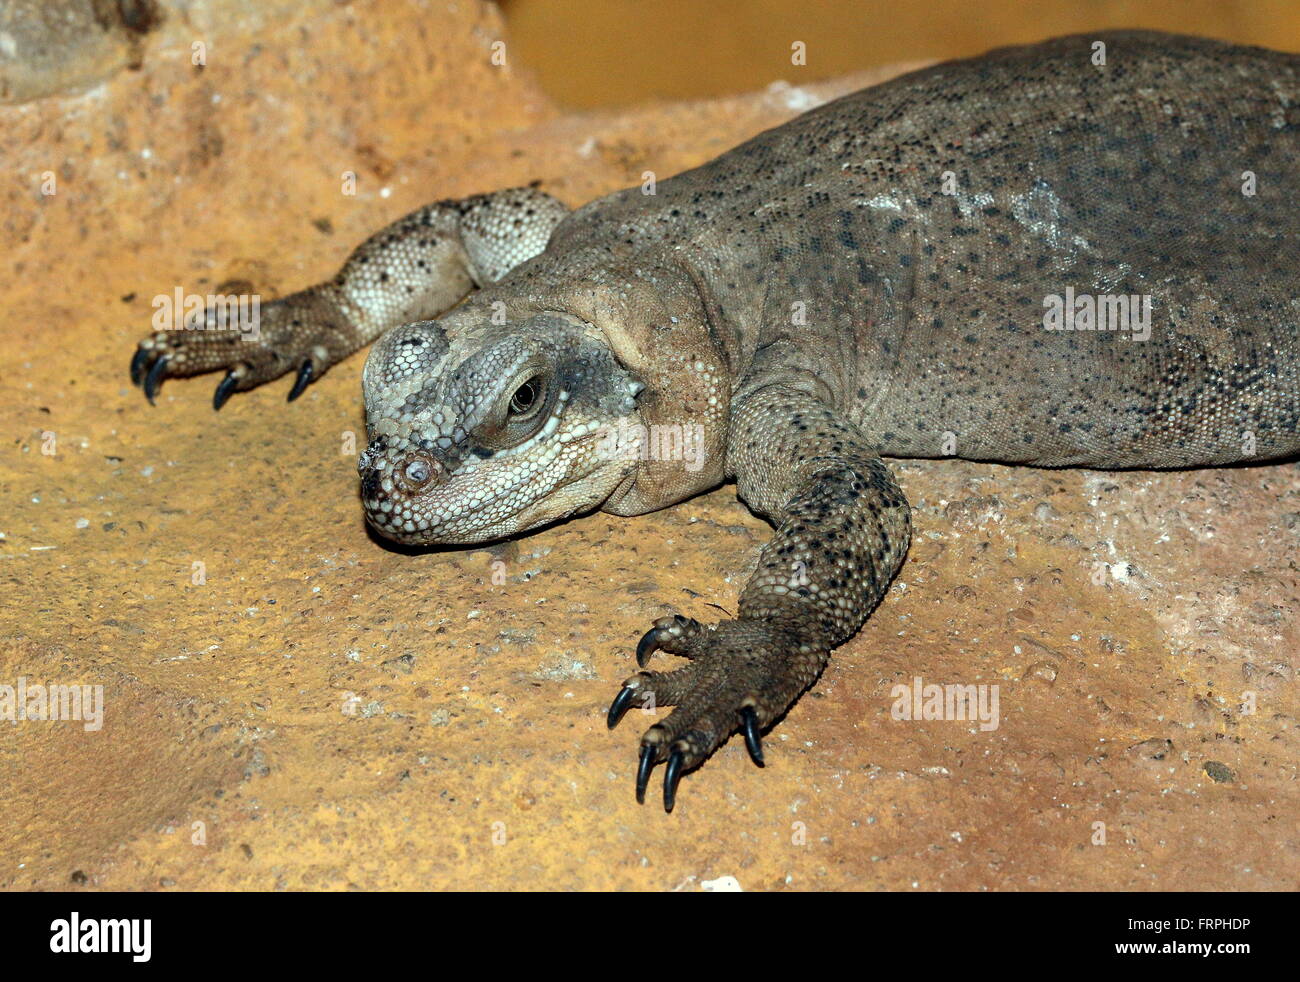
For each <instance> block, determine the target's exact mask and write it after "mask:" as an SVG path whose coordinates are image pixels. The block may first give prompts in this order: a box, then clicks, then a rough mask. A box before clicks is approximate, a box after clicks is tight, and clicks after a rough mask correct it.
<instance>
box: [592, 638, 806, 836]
mask: <svg viewBox="0 0 1300 982" xmlns="http://www.w3.org/2000/svg"><path fill="white" fill-rule="evenodd" d="M637 648H638V658H637V660H638V663H642V662H643V658H644V657H648V656H649V653H651V652H653V651H655V650H658V649H660V648H662V649H663V650H665V651H669V652H670V653H672V654H677V655H681V656H682V657H684V658H688V659H690V663H689V664H688V665H686V666H685V667H683V668H680V669H677V670H676V671H670V672H650V671H641V672H638V673H637V674H636V675H634V676H632V677H631V678H629V679H628V680H627V681H625V682H624V683H623V687H622V688H621V689H620V690H619V692H618V695H616V696H615V697H614V701H613V702H612V703H611V704H610V707H609V712H608V714H607V717H606V722H607V723H608V724H609V726H610V728H611V729H613V728H614V727H615V726H617V725H618V723H619V721H620V720H621V719H622V718H623V716H624V715H625V714H626V713H627V711H628V709H629V708H630V707H631V705H632V703H633V701H634V700H640V699H645V700H646V705H647V706H652V705H656V704H657V705H662V706H674V707H676V708H675V709H674V710H673V712H672V713H670V714H669V715H668V716H667V717H665V718H661V719H660V720H659V721H658V722H656V723H655V724H654V725H652V726H651V727H650V728H649V729H648V730H647V731H646V732H645V735H644V736H643V737H642V738H641V753H640V760H639V761H638V764H637V772H636V800H637V801H638V802H641V803H644V801H645V791H646V787H647V786H648V785H649V782H650V772H651V771H652V770H653V769H654V767H655V765H656V764H659V763H664V764H666V767H665V769H664V809H665V810H666V811H672V810H673V807H674V805H675V804H676V801H677V788H678V784H679V783H680V782H681V779H682V776H683V775H684V774H686V773H687V772H689V771H692V770H694V769H695V768H697V767H699V766H700V765H701V764H703V763H704V761H705V760H707V759H708V758H709V756H710V755H711V754H712V753H713V752H714V751H715V750H716V749H717V748H718V747H720V746H722V744H724V743H726V741H727V740H728V739H729V738H730V737H731V735H732V734H733V733H736V732H738V731H739V732H740V733H742V734H743V735H744V740H745V748H746V750H748V752H749V756H750V758H751V759H752V760H753V761H754V763H755V764H757V765H758V766H759V767H762V766H764V764H765V760H764V757H763V742H762V737H761V733H762V730H763V728H764V727H767V726H770V725H771V724H772V722H773V721H774V720H776V719H777V718H778V717H780V716H781V714H782V713H784V712H785V710H786V709H787V708H789V706H790V705H791V704H792V703H793V702H794V701H795V700H796V699H797V698H798V697H799V695H800V693H802V692H803V690H804V689H805V688H807V687H808V685H810V684H811V683H812V681H813V680H814V679H815V678H816V677H817V673H818V672H819V671H820V669H821V666H822V665H824V664H825V662H826V657H827V655H828V654H829V652H828V651H826V650H823V649H821V647H820V646H819V645H815V644H809V643H804V642H803V641H802V639H801V638H800V637H799V636H797V635H795V634H793V633H791V632H790V631H788V630H786V629H784V628H783V627H781V626H779V625H777V624H774V623H772V622H770V621H766V620H760V619H741V620H734V621H724V622H722V623H721V624H716V625H711V626H706V625H703V624H701V623H699V622H698V621H695V620H692V619H690V618H687V617H680V616H678V617H665V618H660V619H659V620H658V621H656V622H655V626H654V627H653V628H652V629H651V630H650V631H648V632H647V633H646V635H645V637H643V638H642V639H641V644H639V645H638V646H637Z"/></svg>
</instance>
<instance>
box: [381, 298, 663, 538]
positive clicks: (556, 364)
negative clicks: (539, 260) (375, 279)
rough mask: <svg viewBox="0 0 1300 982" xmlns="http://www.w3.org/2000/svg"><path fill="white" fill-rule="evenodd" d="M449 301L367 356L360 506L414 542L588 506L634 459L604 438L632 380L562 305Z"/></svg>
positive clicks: (485, 533) (517, 528)
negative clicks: (441, 311)
mask: <svg viewBox="0 0 1300 982" xmlns="http://www.w3.org/2000/svg"><path fill="white" fill-rule="evenodd" d="M485 321H486V319H485V318H484V317H483V316H482V314H481V313H478V314H475V313H474V312H473V311H470V310H466V309H465V308H461V310H458V311H454V312H452V313H451V314H449V315H447V316H445V317H443V318H441V319H440V320H436V321H419V322H416V323H413V324H407V325H406V326H404V327H400V328H397V329H395V330H393V331H390V332H389V333H388V334H386V335H385V336H384V337H383V338H382V339H381V340H380V341H379V342H378V343H377V344H376V345H375V347H374V348H373V349H372V350H371V352H370V356H369V358H368V359H367V361H366V367H365V377H364V387H365V401H366V430H367V435H368V438H369V441H370V443H369V446H368V447H367V449H366V451H365V452H364V453H363V454H362V455H361V459H360V461H359V463H358V470H359V471H360V474H361V497H362V502H363V504H364V506H365V511H366V517H367V520H368V521H369V522H370V524H371V525H372V526H373V527H374V528H375V529H376V530H377V531H378V532H379V533H380V534H382V535H384V536H386V537H387V538H390V539H394V540H396V541H398V542H404V543H408V544H413V545H425V544H433V543H446V544H460V543H474V542H484V541H488V540H492V539H498V538H502V537H505V536H509V535H514V534H516V533H518V532H523V531H526V530H528V529H532V528H536V527H538V526H540V525H544V524H547V523H549V522H552V521H555V520H557V519H560V518H565V517H567V516H569V515H574V514H577V513H579V512H583V511H588V510H591V509H593V508H596V507H598V506H599V505H600V504H601V503H602V502H604V501H605V499H607V498H609V496H610V495H611V494H612V493H613V492H614V491H615V489H617V488H618V487H619V485H620V484H622V483H623V482H624V481H625V480H626V479H627V478H628V475H629V474H630V472H631V471H632V469H633V468H634V467H635V465H636V460H635V457H634V456H629V455H627V454H611V453H608V452H607V450H606V447H605V442H607V441H605V442H603V438H604V437H605V435H606V434H607V433H608V432H609V428H610V427H611V426H617V425H618V423H619V420H621V419H625V418H627V417H630V416H634V415H635V413H636V396H637V395H638V393H639V392H640V391H641V390H642V388H644V386H643V385H642V384H641V383H640V382H638V381H636V380H635V379H634V378H633V376H632V375H631V374H630V373H629V372H627V371H626V370H625V369H623V368H622V367H621V366H620V365H619V363H618V361H617V360H616V359H615V357H614V355H613V353H612V352H611V350H610V348H609V346H608V344H607V343H606V342H605V341H604V339H603V338H602V336H601V335H600V334H599V332H596V331H594V330H592V329H591V328H590V327H589V325H587V324H585V323H584V322H582V321H581V320H579V319H578V318H575V317H571V316H569V315H566V314H551V313H538V314H533V315H531V316H528V317H527V318H525V319H524V320H523V321H522V322H518V323H515V324H512V325H505V324H502V325H492V324H490V323H487V322H485Z"/></svg>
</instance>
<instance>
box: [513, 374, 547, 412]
mask: <svg viewBox="0 0 1300 982" xmlns="http://www.w3.org/2000/svg"><path fill="white" fill-rule="evenodd" d="M541 396H542V380H541V378H540V377H539V376H536V375H534V376H533V377H532V378H530V379H528V380H526V381H525V382H524V383H523V385H521V386H519V388H517V389H515V394H514V395H512V396H511V397H510V419H511V422H514V421H517V420H523V419H527V418H528V417H529V416H531V415H532V413H533V411H534V410H535V409H536V408H537V407H538V406H540V405H541V403H542V399H541Z"/></svg>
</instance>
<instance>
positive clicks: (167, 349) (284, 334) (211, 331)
mask: <svg viewBox="0 0 1300 982" xmlns="http://www.w3.org/2000/svg"><path fill="white" fill-rule="evenodd" d="M227 315H228V311H226V310H225V309H223V308H221V307H209V308H208V309H207V310H206V311H204V313H203V314H201V315H199V316H197V317H195V318H193V319H191V320H190V321H189V323H188V324H187V325H186V326H185V327H183V328H181V329H179V330H170V331H155V332H154V333H153V334H151V335H149V336H148V337H146V338H145V339H144V340H143V341H141V342H140V344H139V346H138V347H137V348H136V352H135V355H134V357H132V359H131V382H132V384H133V385H139V386H142V387H143V389H144V394H145V397H146V398H147V399H148V400H149V402H150V403H153V401H154V397H155V396H156V395H157V394H158V390H159V389H160V388H161V387H162V383H163V380H164V379H169V378H179V377H182V376H187V375H200V374H202V373H203V372H211V371H216V370H217V369H221V368H224V369H225V370H226V375H225V377H224V378H223V379H222V380H221V381H220V382H219V383H218V384H217V388H216V391H215V392H214V393H213V395H212V408H213V409H220V408H221V407H222V406H223V405H224V404H225V402H226V400H227V399H229V398H230V395H231V393H232V392H246V391H248V390H249V389H253V388H256V387H257V386H259V385H261V384H262V383H263V382H269V381H271V380H272V379H275V378H279V377H280V376H281V375H284V374H285V373H286V372H289V371H295V370H296V372H297V376H296V377H295V379H294V383H293V387H292V389H290V391H289V401H290V402H292V401H293V400H294V399H296V398H298V396H300V395H302V392H303V390H304V389H306V388H307V386H308V385H309V384H310V383H311V382H314V381H316V380H317V379H318V378H320V377H321V376H322V375H324V374H325V371H326V369H328V368H329V367H330V366H331V365H333V364H334V363H335V362H336V361H339V360H340V359H341V358H343V357H344V356H346V355H347V354H348V352H349V351H350V350H351V347H352V346H349V345H348V344H347V343H346V338H347V335H348V333H349V331H350V328H348V327H347V326H346V325H345V324H344V321H343V319H342V318H341V317H340V316H339V315H338V314H337V313H335V311H334V308H333V306H332V305H331V304H328V303H327V302H325V301H324V300H323V299H321V298H317V297H313V296H311V295H310V294H309V293H300V294H295V295H293V296H291V297H285V298H284V299H283V300H275V301H271V302H270V303H266V304H264V305H262V307H261V310H260V312H259V316H258V317H257V319H256V322H255V323H253V324H251V325H246V324H239V325H238V326H237V327H235V328H232V327H231V326H229V324H230V321H229V320H228V316H227Z"/></svg>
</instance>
